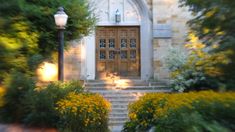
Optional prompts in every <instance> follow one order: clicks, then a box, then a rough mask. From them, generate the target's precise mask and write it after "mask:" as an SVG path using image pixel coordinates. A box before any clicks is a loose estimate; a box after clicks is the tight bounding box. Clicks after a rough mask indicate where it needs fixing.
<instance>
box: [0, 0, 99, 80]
mask: <svg viewBox="0 0 235 132" xmlns="http://www.w3.org/2000/svg"><path fill="white" fill-rule="evenodd" d="M0 3H1V4H0V72H1V75H0V82H1V80H2V77H1V76H3V75H4V74H7V73H8V72H9V71H11V70H12V69H16V70H18V71H22V72H25V73H26V72H29V71H30V70H31V71H32V70H34V68H35V65H37V64H38V63H40V61H41V60H42V59H43V58H47V57H49V56H50V55H51V53H52V52H53V51H56V50H57V45H58V44H57V41H56V40H58V38H57V29H56V26H55V22H54V17H53V15H54V14H55V13H56V11H57V9H58V7H59V6H63V7H64V8H65V12H66V13H67V14H68V16H69V18H68V23H67V27H66V30H65V39H66V40H72V39H79V38H80V37H82V36H84V35H88V34H89V33H90V31H91V30H92V28H93V25H94V24H95V21H96V19H95V17H93V16H92V10H91V7H90V6H89V4H88V3H87V1H86V0H53V1H52V0H8V1H6V0H0Z"/></svg>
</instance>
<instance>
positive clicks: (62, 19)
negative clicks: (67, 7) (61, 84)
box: [54, 7, 68, 81]
mask: <svg viewBox="0 0 235 132" xmlns="http://www.w3.org/2000/svg"><path fill="white" fill-rule="evenodd" d="M54 18H55V24H56V26H57V28H58V31H59V46H58V80H59V81H64V29H65V26H66V24H67V20H68V15H67V14H66V13H65V12H64V8H63V7H59V8H58V11H57V12H56V14H55V15H54Z"/></svg>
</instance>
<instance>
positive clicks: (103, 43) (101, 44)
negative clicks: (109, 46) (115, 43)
mask: <svg viewBox="0 0 235 132" xmlns="http://www.w3.org/2000/svg"><path fill="white" fill-rule="evenodd" d="M105 47H106V42H105V39H100V48H105Z"/></svg>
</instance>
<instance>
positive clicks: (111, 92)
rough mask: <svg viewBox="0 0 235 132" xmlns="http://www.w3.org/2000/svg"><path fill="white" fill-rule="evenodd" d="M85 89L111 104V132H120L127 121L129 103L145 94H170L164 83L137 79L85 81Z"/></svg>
mask: <svg viewBox="0 0 235 132" xmlns="http://www.w3.org/2000/svg"><path fill="white" fill-rule="evenodd" d="M85 88H86V90H87V91H89V92H93V93H99V94H101V95H102V96H103V97H104V98H106V99H107V100H108V101H110V102H111V104H112V111H111V113H110V115H109V128H110V130H111V131H112V132H120V131H121V129H122V127H123V125H124V123H125V122H126V121H127V120H128V104H129V103H131V102H134V101H136V100H138V98H139V97H141V96H143V95H144V94H145V93H152V92H170V90H169V89H168V88H167V85H166V84H165V83H162V82H149V81H143V80H138V79H135V80H134V79H131V80H128V79H121V80H94V81H86V82H85Z"/></svg>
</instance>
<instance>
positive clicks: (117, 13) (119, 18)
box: [115, 9, 121, 23]
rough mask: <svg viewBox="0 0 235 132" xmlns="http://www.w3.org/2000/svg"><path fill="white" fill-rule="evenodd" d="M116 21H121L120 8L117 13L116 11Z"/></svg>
mask: <svg viewBox="0 0 235 132" xmlns="http://www.w3.org/2000/svg"><path fill="white" fill-rule="evenodd" d="M115 22H116V23H119V22H121V13H120V12H119V10H118V9H117V11H116V13H115Z"/></svg>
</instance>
